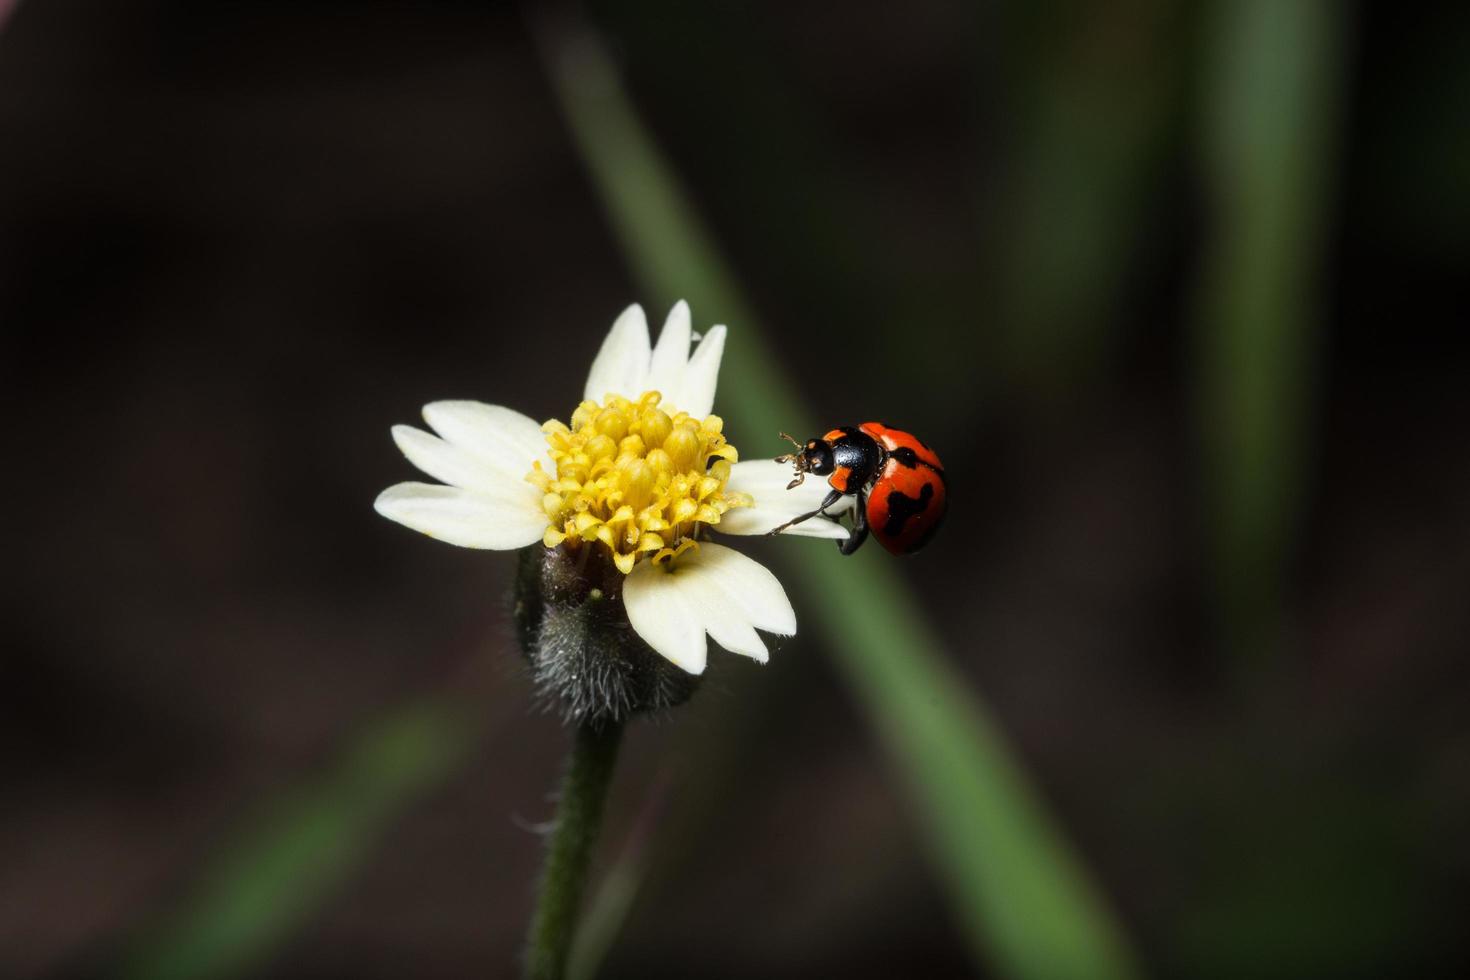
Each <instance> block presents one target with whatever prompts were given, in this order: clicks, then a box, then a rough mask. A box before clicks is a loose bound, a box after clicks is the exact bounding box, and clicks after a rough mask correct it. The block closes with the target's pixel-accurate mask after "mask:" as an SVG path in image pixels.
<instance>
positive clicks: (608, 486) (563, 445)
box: [526, 391, 752, 575]
mask: <svg viewBox="0 0 1470 980" xmlns="http://www.w3.org/2000/svg"><path fill="white" fill-rule="evenodd" d="M662 402H663V396H662V395H660V394H659V393H658V392H656V391H649V392H644V394H643V395H642V396H641V397H640V398H639V399H638V400H637V401H636V402H635V401H629V400H628V399H627V398H624V397H622V396H620V395H613V396H611V397H609V398H608V399H607V400H606V401H605V402H603V403H602V404H601V405H599V404H597V403H596V402H591V401H585V402H583V403H582V404H580V405H578V406H577V409H576V411H574V412H573V413H572V424H571V426H570V427H568V426H567V425H565V424H564V423H562V422H559V421H557V420H555V419H553V420H551V421H550V422H547V423H546V424H545V425H543V426H542V427H541V428H542V431H544V432H545V433H546V441H547V444H548V445H549V446H550V450H549V453H548V455H550V457H551V461H552V463H553V464H555V466H556V472H555V473H554V474H552V473H546V472H543V471H542V469H541V464H540V463H537V464H536V465H535V469H533V470H532V471H531V472H530V473H528V474H527V475H526V479H527V480H529V481H530V482H531V483H533V484H535V486H536V488H537V489H538V490H540V491H542V494H543V496H542V498H541V506H542V508H543V509H544V510H545V511H546V515H547V519H548V521H549V525H548V527H547V528H546V534H545V536H544V537H543V539H542V540H543V542H544V543H545V545H546V547H548V548H555V547H558V546H560V545H563V544H565V545H566V546H567V547H572V548H578V547H583V546H586V547H596V546H598V545H599V544H600V545H601V546H602V547H605V548H606V549H607V550H608V551H609V552H610V553H611V556H612V560H613V564H615V565H616V566H617V568H618V570H619V571H621V572H622V573H623V574H625V575H626V574H627V573H628V572H631V571H632V570H633V565H634V563H635V562H637V561H638V560H639V558H642V557H651V560H653V561H665V560H669V559H672V558H674V557H677V556H678V555H679V554H681V553H683V552H684V551H685V550H687V549H689V548H692V547H696V538H697V535H698V531H699V528H700V527H701V526H702V525H710V524H718V523H719V522H720V516H721V515H722V514H724V513H725V512H726V511H728V510H730V509H731V508H732V507H749V506H750V505H751V503H752V501H751V499H750V497H749V496H747V495H746V494H743V493H731V492H728V491H727V490H726V489H725V487H726V484H727V483H728V482H729V480H730V464H731V463H734V462H737V461H738V460H739V459H740V454H739V453H738V452H737V451H736V449H735V447H734V446H732V445H730V444H729V443H728V442H726V441H725V437H724V435H723V432H722V430H723V429H724V421H723V420H722V419H721V418H720V417H719V416H718V415H710V416H706V417H705V418H703V419H695V418H693V417H692V416H690V415H688V414H687V413H685V412H680V411H677V410H676V409H674V408H673V407H672V406H667V405H663V404H662Z"/></svg>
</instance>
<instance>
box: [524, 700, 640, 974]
mask: <svg viewBox="0 0 1470 980" xmlns="http://www.w3.org/2000/svg"><path fill="white" fill-rule="evenodd" d="M622 737H623V726H622V724H621V723H617V724H607V725H601V726H592V725H581V726H579V727H578V728H577V734H576V740H575V741H574V742H573V743H572V752H571V755H570V756H569V757H568V758H567V769H566V774H565V775H564V776H563V777H562V784H561V794H560V798H559V800H558V802H557V814H556V826H555V828H554V829H553V830H552V832H551V841H550V843H549V846H548V847H547V849H546V866H545V868H544V869H543V871H542V875H541V894H540V896H539V897H538V899H537V901H536V914H535V917H534V918H532V920H531V935H530V940H529V942H528V944H527V949H526V976H527V977H528V978H529V980H562V978H563V977H564V976H565V975H566V969H567V958H568V956H569V955H570V953H571V949H572V938H573V937H574V935H575V934H576V930H577V912H578V910H579V909H580V908H581V905H582V893H583V892H584V891H585V890H586V887H587V868H588V866H589V865H590V864H591V862H592V850H593V848H594V847H595V846H596V844H597V833H598V830H599V828H600V827H601V826H602V806H603V803H604V801H606V799H607V787H608V784H609V783H610V782H611V781H612V771H613V765H614V763H616V762H617V758H618V744H619V742H621V741H622Z"/></svg>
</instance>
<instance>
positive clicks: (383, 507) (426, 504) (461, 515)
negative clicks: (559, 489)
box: [373, 483, 546, 551]
mask: <svg viewBox="0 0 1470 980" xmlns="http://www.w3.org/2000/svg"><path fill="white" fill-rule="evenodd" d="M540 498H541V495H540V493H539V492H538V491H537V490H536V488H535V487H533V486H531V484H529V483H527V484H525V491H524V492H521V491H520V490H519V489H517V491H516V492H515V493H504V494H499V493H497V494H490V493H484V492H479V491H474V490H462V489H460V488H459V487H441V486H434V485H432V484H428V483H400V484H398V485H397V486H392V487H389V488H388V489H387V490H384V491H383V492H382V493H380V494H378V499H377V501H376V502H375V503H374V504H373V509H375V510H376V511H377V512H378V513H379V514H382V515H383V516H384V517H386V518H388V519H389V520H392V521H397V522H398V523H399V524H402V525H404V526H405V527H410V528H413V529H414V530H415V531H419V532H421V533H423V534H427V535H428V536H429V537H431V538H436V539H438V540H440V541H446V542H448V543H449V544H456V545H459V546H460V547H462V548H490V549H493V550H496V551H509V550H511V549H513V548H524V547H526V546H527V545H530V544H535V543H536V542H538V541H540V540H541V535H542V534H543V533H544V532H545V531H546V515H545V514H544V513H543V512H542V510H541V499H540Z"/></svg>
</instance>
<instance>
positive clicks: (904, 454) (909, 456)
mask: <svg viewBox="0 0 1470 980" xmlns="http://www.w3.org/2000/svg"><path fill="white" fill-rule="evenodd" d="M888 458H889V459H892V460H896V461H897V462H898V464H899V465H900V466H907V467H908V468H909V469H913V468H914V467H916V466H918V465H919V454H918V453H916V452H914V451H913V450H912V449H910V448H909V447H908V446H899V447H898V448H897V449H890V450H888ZM931 469H932V467H931Z"/></svg>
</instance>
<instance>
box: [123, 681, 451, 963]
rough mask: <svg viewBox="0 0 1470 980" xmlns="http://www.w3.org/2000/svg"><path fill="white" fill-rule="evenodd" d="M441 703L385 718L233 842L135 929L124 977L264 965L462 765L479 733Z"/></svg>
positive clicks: (275, 805)
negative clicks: (179, 895)
mask: <svg viewBox="0 0 1470 980" xmlns="http://www.w3.org/2000/svg"><path fill="white" fill-rule="evenodd" d="M475 730H476V728H475V725H474V723H472V722H471V721H470V716H469V714H468V713H466V712H463V711H461V710H459V709H458V707H457V706H454V705H451V704H449V703H448V702H445V701H426V702H421V703H418V704H414V705H411V706H408V707H405V708H400V709H398V710H397V711H395V712H394V713H393V714H391V715H388V716H387V717H384V718H382V719H380V720H379V721H378V722H377V723H375V724H374V725H372V726H371V727H370V728H369V730H368V731H366V732H364V733H363V734H362V735H361V736H360V737H359V739H358V741H357V742H356V743H355V744H354V745H352V746H351V747H349V749H348V750H347V752H346V753H345V755H344V756H343V757H342V758H341V759H340V760H338V762H337V763H336V765H335V766H334V767H333V768H332V769H331V770H330V771H328V772H327V773H325V774H323V775H322V776H321V777H320V778H319V779H313V780H310V781H308V784H307V785H305V786H303V787H301V788H299V789H297V790H295V791H294V792H292V793H291V794H289V795H287V796H286V797H285V798H283V799H280V800H278V801H276V803H275V804H274V805H272V806H270V807H269V808H268V810H267V811H266V812H265V813H263V814H261V815H260V817H259V818H258V819H257V820H256V821H255V822H254V823H253V825H252V826H251V827H250V829H249V830H247V831H246V832H245V833H244V834H243V835H242V836H241V837H240V838H239V839H238V840H234V841H232V842H231V846H230V848H229V850H228V851H227V852H224V853H222V854H221V855H220V856H219V857H218V858H217V862H216V863H215V865H214V866H213V867H212V868H210V869H209V870H208V871H207V872H206V873H205V875H204V876H203V879H202V880H201V881H200V883H199V884H198V886H197V887H196V889H195V891H194V893H193V894H192V895H191V896H190V899H189V900H188V901H187V902H185V903H183V904H182V905H181V907H180V908H179V910H178V911H177V912H176V913H175V914H173V915H172V916H171V917H170V918H169V919H168V920H167V921H164V922H161V923H159V924H158V926H157V927H156V928H154V929H153V930H151V931H150V932H148V933H147V934H145V935H143V936H141V937H139V938H138V939H137V940H136V941H135V942H134V943H133V945H132V947H131V949H129V950H128V951H127V953H126V954H125V957H124V961H123V969H122V971H121V974H122V975H123V976H125V977H136V978H139V980H144V978H146V980H165V978H172V977H180V978H184V977H189V978H192V977H227V976H239V975H241V974H244V973H247V972H249V971H251V970H255V969H259V968H260V967H261V966H262V965H263V964H265V963H266V962H267V960H268V958H269V957H270V956H271V955H272V954H274V953H275V952H276V951H277V950H278V949H279V948H280V946H281V945H282V944H283V943H284V942H286V941H287V940H288V939H289V938H290V936H291V934H292V933H294V932H295V931H296V930H297V929H298V928H300V926H301V925H302V923H304V922H306V921H308V920H309V919H310V918H311V916H312V915H313V914H314V913H315V912H316V911H317V910H318V909H319V908H320V907H321V906H322V904H323V903H324V902H325V901H326V900H327V899H328V898H329V897H330V894H331V892H332V891H333V890H334V889H335V888H337V887H338V886H339V885H341V884H342V883H343V882H344V881H345V880H346V879H347V878H348V876H349V875H350V874H351V873H352V872H353V871H354V870H355V869H356V868H358V867H359V866H360V865H361V864H362V863H363V861H364V860H365V859H366V857H367V855H368V854H369V853H371V851H372V849H373V848H374V847H375V846H376V845H377V844H378V843H379V842H380V840H381V839H382V837H383V835H384V833H386V832H387V830H388V829H389V828H390V827H391V826H392V824H393V822H394V820H395V819H396V818H397V816H398V815H399V814H400V813H402V812H403V810H404V809H405V808H406V807H407V806H409V805H410V804H411V803H412V802H413V801H414V800H416V799H418V798H420V796H422V794H423V793H424V792H425V791H427V790H428V789H430V788H432V787H433V786H435V785H437V784H438V783H439V782H440V781H441V780H442V779H443V778H444V777H445V776H447V775H448V774H449V773H450V772H452V771H453V770H454V768H455V767H457V766H458V765H459V764H460V762H461V761H462V760H463V758H464V757H465V755H466V754H467V750H468V748H469V746H470V744H471V743H472V741H473V739H474V733H475Z"/></svg>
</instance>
